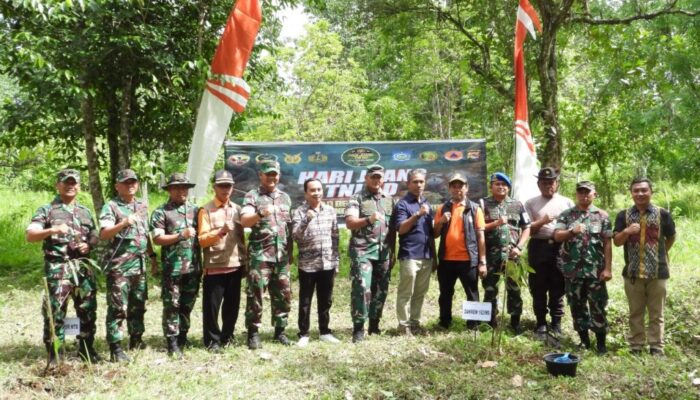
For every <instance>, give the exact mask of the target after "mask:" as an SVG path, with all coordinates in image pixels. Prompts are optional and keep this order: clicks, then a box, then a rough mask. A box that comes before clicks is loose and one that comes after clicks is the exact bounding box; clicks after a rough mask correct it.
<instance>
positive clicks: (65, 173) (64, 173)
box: [57, 168, 80, 183]
mask: <svg viewBox="0 0 700 400" xmlns="http://www.w3.org/2000/svg"><path fill="white" fill-rule="evenodd" d="M57 178H58V179H57V180H58V181H59V182H65V181H67V180H68V179H70V178H73V179H75V181H76V182H78V183H80V172H78V171H77V170H74V169H71V168H66V169H62V170H61V171H60V172H59V173H58V176H57Z"/></svg>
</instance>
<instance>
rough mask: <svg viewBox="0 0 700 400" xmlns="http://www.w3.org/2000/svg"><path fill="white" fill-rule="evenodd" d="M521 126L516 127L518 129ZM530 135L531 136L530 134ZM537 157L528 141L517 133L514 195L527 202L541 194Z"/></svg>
mask: <svg viewBox="0 0 700 400" xmlns="http://www.w3.org/2000/svg"><path fill="white" fill-rule="evenodd" d="M519 128H520V127H516V130H517V129H519ZM528 137H529V136H528ZM538 164H539V163H538V162H537V158H536V157H535V155H534V154H533V153H532V152H531V151H530V147H529V146H528V143H527V142H526V141H525V138H523V137H522V136H520V135H517V134H516V135H515V179H514V180H513V197H514V198H516V199H518V200H520V201H521V202H523V203H524V202H525V201H527V200H529V199H531V198H533V197H535V196H538V195H539V194H540V192H539V189H538V188H537V178H536V176H537V173H538V172H539V169H540V167H539V165H538Z"/></svg>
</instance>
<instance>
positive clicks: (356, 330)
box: [352, 324, 365, 343]
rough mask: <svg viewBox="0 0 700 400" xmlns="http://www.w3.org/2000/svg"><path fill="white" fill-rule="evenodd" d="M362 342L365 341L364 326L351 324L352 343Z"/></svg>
mask: <svg viewBox="0 0 700 400" xmlns="http://www.w3.org/2000/svg"><path fill="white" fill-rule="evenodd" d="M363 340H365V324H353V326H352V342H353V343H360V342H361V341H363Z"/></svg>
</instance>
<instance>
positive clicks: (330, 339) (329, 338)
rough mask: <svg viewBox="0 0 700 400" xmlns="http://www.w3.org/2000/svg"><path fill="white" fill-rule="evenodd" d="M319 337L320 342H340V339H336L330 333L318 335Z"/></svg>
mask: <svg viewBox="0 0 700 400" xmlns="http://www.w3.org/2000/svg"><path fill="white" fill-rule="evenodd" d="M319 339H321V341H322V342H326V343H333V344H337V343H340V340H338V339H337V338H336V337H335V336H333V335H332V334H330V333H326V334H325V335H321V336H320V337H319Z"/></svg>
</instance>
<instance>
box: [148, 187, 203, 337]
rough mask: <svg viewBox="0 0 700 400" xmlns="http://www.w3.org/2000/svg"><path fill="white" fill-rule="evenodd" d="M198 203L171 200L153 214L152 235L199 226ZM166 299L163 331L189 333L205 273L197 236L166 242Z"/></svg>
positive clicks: (163, 258)
mask: <svg viewBox="0 0 700 400" xmlns="http://www.w3.org/2000/svg"><path fill="white" fill-rule="evenodd" d="M197 211H198V209H197V206H195V205H193V204H191V203H190V202H185V204H177V203H174V202H172V201H169V202H168V203H166V204H163V205H162V206H160V207H158V208H157V209H156V210H155V211H153V214H152V215H151V232H152V234H153V238H156V237H158V236H161V235H170V234H174V233H180V232H182V231H183V230H185V229H186V228H195V229H196V227H197ZM161 265H162V266H163V267H162V268H163V269H162V279H161V288H162V291H161V298H162V299H163V334H164V335H165V336H178V335H180V334H181V333H182V334H184V335H186V334H187V332H188V331H189V329H190V313H191V312H192V309H193V308H194V303H195V301H196V300H197V294H198V292H199V281H200V279H201V276H202V269H201V260H200V249H199V244H198V241H197V236H196V235H195V236H192V237H191V238H189V239H184V238H182V239H181V240H180V241H178V242H177V243H175V244H172V245H169V246H163V248H162V252H161Z"/></svg>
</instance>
